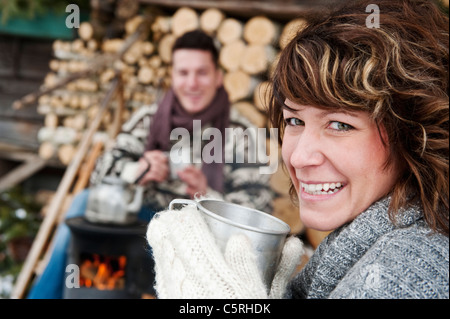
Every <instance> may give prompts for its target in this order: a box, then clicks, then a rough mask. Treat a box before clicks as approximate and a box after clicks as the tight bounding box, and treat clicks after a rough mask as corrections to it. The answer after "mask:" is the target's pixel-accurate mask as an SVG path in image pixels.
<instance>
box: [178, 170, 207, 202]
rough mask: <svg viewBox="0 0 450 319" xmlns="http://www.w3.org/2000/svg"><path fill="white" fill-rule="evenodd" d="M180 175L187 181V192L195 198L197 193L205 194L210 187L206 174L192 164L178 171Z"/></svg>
mask: <svg viewBox="0 0 450 319" xmlns="http://www.w3.org/2000/svg"><path fill="white" fill-rule="evenodd" d="M178 177H179V178H180V179H181V180H182V181H183V182H185V183H186V185H187V188H186V193H187V194H188V195H189V196H190V197H191V198H194V196H195V195H205V194H206V191H207V189H208V180H207V179H206V176H205V174H203V172H202V171H201V170H200V169H199V168H197V167H196V166H193V165H190V166H187V167H185V168H184V169H183V170H181V171H179V172H178Z"/></svg>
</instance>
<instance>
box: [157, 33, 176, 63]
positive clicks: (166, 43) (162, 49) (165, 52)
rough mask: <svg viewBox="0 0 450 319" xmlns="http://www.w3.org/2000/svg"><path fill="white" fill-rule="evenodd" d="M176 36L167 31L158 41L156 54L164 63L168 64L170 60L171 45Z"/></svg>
mask: <svg viewBox="0 0 450 319" xmlns="http://www.w3.org/2000/svg"><path fill="white" fill-rule="evenodd" d="M175 40H176V37H175V35H174V34H172V33H167V34H166V35H164V36H163V37H162V39H161V41H159V44H158V54H159V56H160V57H161V60H163V62H164V63H167V64H169V63H170V62H171V61H172V46H173V44H174V43H175Z"/></svg>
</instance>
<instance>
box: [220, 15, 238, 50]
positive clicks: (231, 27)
mask: <svg viewBox="0 0 450 319" xmlns="http://www.w3.org/2000/svg"><path fill="white" fill-rule="evenodd" d="M243 29H244V23H243V22H241V21H239V20H237V19H234V18H227V19H225V20H223V22H222V23H221V24H220V26H219V29H218V30H217V39H218V40H219V41H220V43H222V44H227V43H231V42H235V41H237V40H240V39H242V33H243Z"/></svg>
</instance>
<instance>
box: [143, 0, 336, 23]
mask: <svg viewBox="0 0 450 319" xmlns="http://www.w3.org/2000/svg"><path fill="white" fill-rule="evenodd" d="M139 2H140V3H142V4H149V5H156V6H162V7H166V8H179V7H183V6H185V7H191V8H193V9H199V10H206V9H209V8H216V9H219V10H223V11H224V12H230V13H234V14H239V15H241V16H247V17H250V16H255V15H259V14H262V15H268V16H270V17H272V18H274V19H280V20H286V19H293V18H297V17H299V16H302V15H304V14H305V13H308V12H310V11H312V10H317V9H319V8H320V7H323V6H324V5H329V4H331V3H336V2H337V1H336V0H316V1H311V0H303V1H301V0H300V1H270V2H269V1H242V0H222V1H217V0H139Z"/></svg>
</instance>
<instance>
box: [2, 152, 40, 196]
mask: <svg viewBox="0 0 450 319" xmlns="http://www.w3.org/2000/svg"><path fill="white" fill-rule="evenodd" d="M46 163H47V161H46V160H44V159H43V158H40V157H39V155H30V156H28V158H27V159H26V160H25V162H24V163H23V164H21V165H19V166H18V167H16V168H15V169H13V170H12V171H10V172H9V173H8V174H6V175H5V176H3V177H2V178H1V179H0V192H3V191H5V190H7V189H9V188H11V187H14V186H15V185H17V184H19V183H21V182H22V181H24V180H26V179H27V178H29V177H30V176H32V175H33V174H34V173H36V172H37V171H39V170H41V169H42V168H43V167H44V166H45V165H46Z"/></svg>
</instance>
